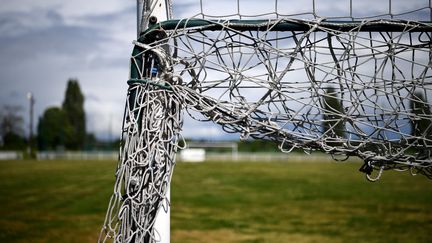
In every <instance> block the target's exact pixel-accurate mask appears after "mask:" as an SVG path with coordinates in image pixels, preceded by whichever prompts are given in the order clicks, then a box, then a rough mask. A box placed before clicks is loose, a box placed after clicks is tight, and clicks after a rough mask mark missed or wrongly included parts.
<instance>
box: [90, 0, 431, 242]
mask: <svg viewBox="0 0 432 243" xmlns="http://www.w3.org/2000/svg"><path fill="white" fill-rule="evenodd" d="M252 2H253V4H252V3H249V2H248V1H243V0H233V1H210V0H196V1H195V2H193V1H188V2H187V4H183V5H180V4H179V5H174V6H173V5H172V3H171V1H169V0H164V1H161V0H146V1H142V0H138V1H137V6H138V8H139V9H140V8H141V10H138V12H137V17H138V20H137V23H138V31H137V32H138V34H139V36H138V38H137V41H134V49H133V51H132V57H131V59H130V77H129V80H128V85H129V88H128V93H127V98H126V104H125V114H124V119H123V127H122V144H121V148H120V156H119V165H118V168H117V172H116V184H115V187H114V193H113V196H112V198H111V201H110V204H109V209H108V212H107V216H106V219H105V223H104V226H103V229H102V231H101V234H100V238H99V241H100V242H105V241H114V242H167V241H166V239H168V241H169V233H164V232H161V231H160V230H158V229H157V228H155V222H156V221H157V219H156V218H157V216H156V215H157V213H158V212H161V211H162V210H165V211H166V210H168V209H169V205H170V200H169V196H168V193H169V185H170V181H171V176H172V173H173V169H174V165H175V157H176V152H177V151H178V150H179V149H181V148H180V147H179V144H184V143H179V141H180V140H183V138H182V136H181V130H182V115H183V113H184V112H186V113H189V114H190V115H191V116H192V117H193V118H194V119H196V120H202V121H211V122H213V123H215V124H217V125H219V126H220V127H221V128H222V129H223V130H224V131H226V132H228V133H238V134H240V138H241V139H247V138H253V139H266V140H270V141H273V142H275V143H276V144H277V145H278V146H279V148H280V150H281V151H282V152H286V153H289V152H291V151H292V150H294V149H301V150H303V151H304V152H305V153H311V152H314V151H321V152H325V153H328V154H330V155H332V156H334V157H335V158H336V157H338V158H340V157H344V158H348V157H349V156H356V157H359V158H360V159H362V160H363V161H364V164H363V166H361V168H360V171H362V172H364V173H365V174H366V176H367V178H368V179H369V180H372V181H374V180H376V179H378V178H379V177H380V176H381V175H382V173H383V171H385V170H390V169H392V170H397V171H408V172H410V173H411V174H422V175H424V176H426V177H427V178H429V179H432V110H431V104H430V102H431V99H432V62H431V60H432V34H431V33H432V4H431V1H429V0H419V1H416V2H415V4H414V3H413V4H412V5H411V4H406V2H404V1H398V0H389V1H381V2H377V1H373V2H374V4H375V5H376V8H374V9H373V10H371V11H372V12H371V13H370V14H365V13H364V12H358V9H361V6H362V5H361V4H363V8H364V6H365V5H364V4H365V3H366V4H367V2H368V1H366V0H363V1H356V0H349V1H348V0H347V1H345V2H343V1H341V2H338V3H339V4H345V5H344V6H346V8H341V6H339V5H338V6H337V7H338V8H334V9H331V8H329V7H328V6H325V7H326V8H325V9H324V10H322V6H323V5H320V4H319V3H318V2H319V1H315V0H312V1H309V2H308V3H307V4H304V2H302V1H301V3H299V1H292V2H291V1H279V0H273V1H272V2H271V3H268V2H267V1H252ZM287 2H289V3H291V4H292V6H289V5H286V4H287ZM369 2H370V1H369ZM220 3H223V4H229V3H230V4H232V7H223V8H221V6H220V5H218V4H220ZM375 5H374V6H375ZM176 6H178V8H181V9H183V11H184V13H181V15H185V16H182V17H176V16H174V18H172V14H173V10H174V15H175V13H176ZM230 6H231V5H230ZM340 9H342V10H343V11H342V12H343V13H340V14H338V13H334V14H333V15H331V14H332V13H333V11H336V12H337V11H339V10H340ZM257 10H259V11H257ZM326 11H327V12H326ZM197 113H199V114H201V117H199V118H198V117H195V116H194V114H197ZM374 172H375V173H374ZM374 174H375V175H374ZM168 219H169V218H168ZM158 227H159V226H158Z"/></svg>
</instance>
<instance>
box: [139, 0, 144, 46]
mask: <svg viewBox="0 0 432 243" xmlns="http://www.w3.org/2000/svg"><path fill="white" fill-rule="evenodd" d="M143 10H144V0H137V38H139V36H140V33H141V28H142V18H143Z"/></svg>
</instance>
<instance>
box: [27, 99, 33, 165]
mask: <svg viewBox="0 0 432 243" xmlns="http://www.w3.org/2000/svg"><path fill="white" fill-rule="evenodd" d="M27 99H28V100H29V102H30V112H29V113H30V114H29V115H30V125H29V130H30V133H29V141H28V145H29V147H28V152H29V156H30V158H33V106H34V103H35V99H34V96H33V94H32V92H28V93H27Z"/></svg>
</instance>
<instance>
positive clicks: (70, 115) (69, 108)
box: [62, 79, 86, 150]
mask: <svg viewBox="0 0 432 243" xmlns="http://www.w3.org/2000/svg"><path fill="white" fill-rule="evenodd" d="M62 108H63V111H64V112H65V115H66V119H67V121H68V122H69V124H70V126H71V128H72V134H73V136H71V137H69V138H68V139H67V140H65V145H66V148H68V149H73V150H76V149H83V147H84V144H85V140H86V126H85V112H84V95H83V94H82V93H81V89H80V87H79V84H78V80H74V79H70V80H69V81H68V84H67V88H66V93H65V99H64V101H63V105H62Z"/></svg>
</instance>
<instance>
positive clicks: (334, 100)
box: [322, 87, 345, 145]
mask: <svg viewBox="0 0 432 243" xmlns="http://www.w3.org/2000/svg"><path fill="white" fill-rule="evenodd" d="M322 103H323V108H324V114H323V118H324V119H323V124H322V126H323V130H324V131H323V132H324V133H326V134H327V136H328V137H330V138H343V137H345V125H344V123H343V121H342V120H341V117H342V115H343V114H344V110H343V106H342V102H341V101H340V99H339V97H338V95H337V92H336V90H335V89H334V88H333V87H328V88H327V89H326V90H325V95H324V97H323V100H322ZM330 143H335V142H330ZM336 143H337V142H336ZM329 145H330V144H329Z"/></svg>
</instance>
